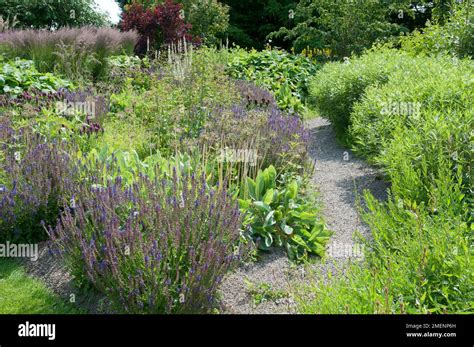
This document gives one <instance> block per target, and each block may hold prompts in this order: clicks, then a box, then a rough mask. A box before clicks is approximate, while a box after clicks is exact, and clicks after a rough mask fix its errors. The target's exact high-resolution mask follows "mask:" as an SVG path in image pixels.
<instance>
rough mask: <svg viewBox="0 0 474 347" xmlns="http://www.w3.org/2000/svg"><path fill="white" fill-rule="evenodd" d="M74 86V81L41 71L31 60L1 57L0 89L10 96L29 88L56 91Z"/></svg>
mask: <svg viewBox="0 0 474 347" xmlns="http://www.w3.org/2000/svg"><path fill="white" fill-rule="evenodd" d="M68 87H72V83H71V82H69V81H67V80H65V79H62V78H61V77H58V76H55V75H53V74H52V73H40V72H38V70H36V68H35V66H34V63H33V61H31V60H20V59H19V60H11V61H3V62H2V60H1V59H0V90H1V91H2V93H5V94H7V95H8V96H13V97H15V96H18V95H20V94H21V93H23V92H24V91H27V90H29V89H36V90H38V91H41V92H45V93H48V92H54V91H57V90H58V89H59V88H68Z"/></svg>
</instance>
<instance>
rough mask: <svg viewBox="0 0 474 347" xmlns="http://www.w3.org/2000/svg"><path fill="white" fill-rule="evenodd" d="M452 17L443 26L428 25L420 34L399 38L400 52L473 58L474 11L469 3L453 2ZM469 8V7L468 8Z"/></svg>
mask: <svg viewBox="0 0 474 347" xmlns="http://www.w3.org/2000/svg"><path fill="white" fill-rule="evenodd" d="M454 4H455V7H454V9H453V13H452V15H451V16H450V17H449V19H448V21H447V22H446V23H445V24H444V25H440V24H436V23H435V24H431V23H429V24H428V25H427V26H426V27H425V28H424V29H423V31H422V33H420V32H419V31H415V32H413V33H411V34H410V35H407V36H404V37H401V39H400V42H401V47H402V50H404V51H407V52H410V53H413V54H416V55H420V54H421V55H435V54H439V53H443V54H444V53H448V54H450V55H456V56H458V57H461V58H462V57H471V58H472V57H474V11H472V4H469V1H467V2H464V3H461V4H459V3H456V2H454ZM470 6H471V7H470Z"/></svg>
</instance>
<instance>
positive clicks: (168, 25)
mask: <svg viewBox="0 0 474 347" xmlns="http://www.w3.org/2000/svg"><path fill="white" fill-rule="evenodd" d="M181 10H182V6H181V4H175V3H174V2H173V0H166V2H165V3H164V4H162V5H158V6H157V7H156V8H155V18H156V20H157V21H158V25H159V26H160V28H161V35H162V39H163V42H164V43H166V44H170V43H176V42H177V41H178V40H182V39H183V38H186V40H188V41H192V36H191V35H190V34H189V33H188V32H189V31H190V30H191V24H189V23H185V22H184V20H183V19H182V18H181V16H180V13H181Z"/></svg>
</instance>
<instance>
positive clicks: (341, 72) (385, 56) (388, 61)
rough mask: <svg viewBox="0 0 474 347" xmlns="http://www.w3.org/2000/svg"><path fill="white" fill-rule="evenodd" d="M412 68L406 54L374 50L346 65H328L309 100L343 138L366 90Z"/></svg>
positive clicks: (317, 77)
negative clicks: (353, 112) (398, 71)
mask: <svg viewBox="0 0 474 347" xmlns="http://www.w3.org/2000/svg"><path fill="white" fill-rule="evenodd" d="M409 64H410V59H409V57H407V54H403V53H401V52H398V51H396V50H389V49H381V50H375V51H372V52H370V54H366V55H363V56H361V57H358V58H351V59H349V60H346V62H345V63H344V64H341V63H336V62H334V63H328V64H326V65H324V67H323V68H322V69H321V70H320V71H319V72H318V73H317V74H316V75H315V76H314V78H313V79H312V80H311V82H310V87H309V88H310V95H311V99H310V100H311V102H312V103H313V104H314V105H315V106H316V108H317V109H318V111H319V113H320V115H321V116H322V117H325V118H327V119H328V120H330V121H331V122H332V124H333V126H334V127H335V129H336V131H337V132H338V134H339V135H344V134H345V132H346V130H347V127H348V126H349V124H350V114H351V112H352V108H353V105H354V103H355V102H356V101H358V100H360V98H361V97H362V95H363V94H364V91H365V89H366V88H367V87H368V86H370V85H379V84H384V83H386V82H387V81H388V79H389V75H390V73H391V72H392V71H394V70H396V69H400V70H403V69H404V68H405V67H406V66H407V65H409Z"/></svg>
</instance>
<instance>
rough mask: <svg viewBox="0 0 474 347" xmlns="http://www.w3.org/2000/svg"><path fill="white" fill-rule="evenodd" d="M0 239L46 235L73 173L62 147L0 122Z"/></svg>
mask: <svg viewBox="0 0 474 347" xmlns="http://www.w3.org/2000/svg"><path fill="white" fill-rule="evenodd" d="M0 129H3V130H0V136H2V138H0V145H1V148H0V151H1V152H2V156H3V158H1V162H0V172H1V175H0V242H4V241H7V240H8V241H11V242H36V241H41V240H44V239H46V238H47V233H46V232H45V230H44V227H43V226H42V224H43V223H46V224H48V225H49V224H55V223H56V220H57V218H58V216H59V213H60V210H61V207H62V206H63V204H64V203H65V202H66V201H67V200H68V198H69V197H70V196H72V194H73V191H74V183H73V177H74V175H75V173H76V171H75V169H74V166H73V165H72V161H71V158H70V156H69V155H68V154H67V152H66V151H65V147H64V146H63V145H61V144H57V143H45V142H44V141H43V140H42V138H41V137H39V136H35V135H32V134H26V133H17V132H15V131H13V130H12V129H10V128H8V127H7V126H6V125H4V124H2V125H0Z"/></svg>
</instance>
